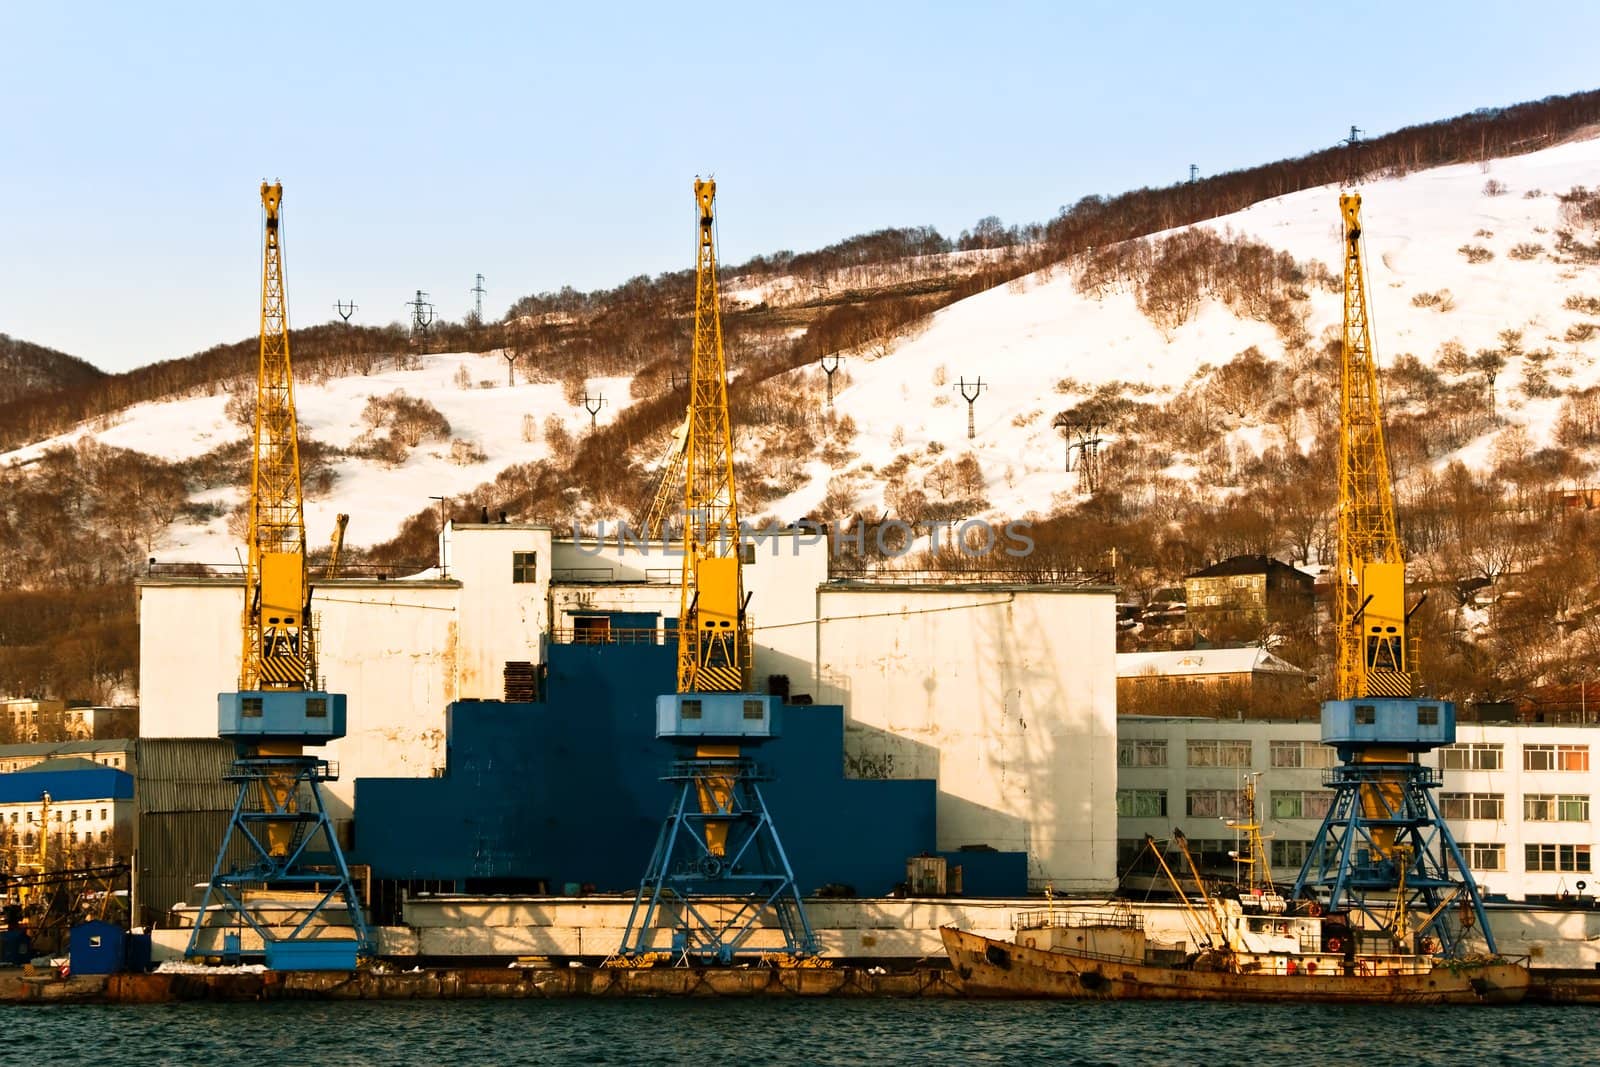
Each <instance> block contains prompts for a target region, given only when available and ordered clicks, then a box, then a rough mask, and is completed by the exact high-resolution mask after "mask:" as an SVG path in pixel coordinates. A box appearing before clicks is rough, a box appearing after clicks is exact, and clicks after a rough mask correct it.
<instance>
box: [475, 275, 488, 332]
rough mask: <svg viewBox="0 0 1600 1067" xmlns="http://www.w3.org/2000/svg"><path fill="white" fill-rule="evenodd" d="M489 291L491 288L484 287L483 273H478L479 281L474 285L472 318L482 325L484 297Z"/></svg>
mask: <svg viewBox="0 0 1600 1067" xmlns="http://www.w3.org/2000/svg"><path fill="white" fill-rule="evenodd" d="M488 291H489V290H487V289H485V288H484V287H483V275H481V274H480V275H478V278H477V281H476V282H474V283H473V286H472V295H473V298H474V300H473V305H472V318H473V321H474V322H476V323H477V324H478V325H480V326H482V325H483V297H484V294H485V293H487V292H488Z"/></svg>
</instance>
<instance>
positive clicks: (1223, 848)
mask: <svg viewBox="0 0 1600 1067" xmlns="http://www.w3.org/2000/svg"><path fill="white" fill-rule="evenodd" d="M1311 844H1312V843H1311V842H1310V841H1303V840H1302V841H1291V840H1280V839H1277V838H1273V839H1272V841H1271V861H1272V866H1273V868H1274V869H1276V870H1279V871H1286V870H1290V869H1299V868H1300V867H1302V866H1304V864H1305V862H1306V858H1307V857H1308V856H1310V854H1311ZM1118 845H1119V846H1120V847H1119V852H1123V853H1126V855H1124V856H1123V863H1127V862H1128V861H1129V860H1131V859H1132V858H1133V856H1134V855H1136V854H1137V851H1138V849H1139V848H1142V847H1143V842H1142V841H1133V840H1125V841H1119V842H1118ZM1239 847H1240V846H1239V845H1238V843H1237V842H1234V841H1231V840H1226V839H1224V840H1204V841H1203V840H1199V839H1190V841H1189V852H1190V854H1191V855H1193V856H1195V857H1196V858H1200V857H1202V856H1226V855H1227V854H1228V852H1229V851H1230V850H1237V849H1238V848H1239ZM1459 847H1460V849H1461V855H1462V858H1463V859H1465V860H1466V861H1467V866H1469V867H1471V868H1472V869H1473V870H1475V871H1503V870H1505V869H1506V846H1505V845H1504V844H1501V843H1499V842H1483V841H1463V842H1462V843H1461V844H1460V846H1459ZM1330 859H1331V856H1330ZM1523 866H1524V868H1525V869H1526V870H1528V871H1529V872H1535V873H1559V874H1586V873H1588V872H1589V871H1590V869H1591V849H1590V846H1589V845H1524V846H1523Z"/></svg>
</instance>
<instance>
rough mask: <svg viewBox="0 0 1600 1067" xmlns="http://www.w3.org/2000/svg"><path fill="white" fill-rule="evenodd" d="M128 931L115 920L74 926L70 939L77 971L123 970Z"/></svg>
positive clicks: (72, 963) (69, 946) (74, 966)
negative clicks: (114, 921) (115, 922)
mask: <svg viewBox="0 0 1600 1067" xmlns="http://www.w3.org/2000/svg"><path fill="white" fill-rule="evenodd" d="M127 937H128V932H127V931H126V930H124V929H123V928H122V927H120V926H117V925H115V924H114V923H105V922H98V921H95V922H86V923H84V924H83V925H81V926H74V927H73V928H72V933H71V934H70V935H69V936H68V940H67V954H68V956H69V957H70V958H71V965H72V973H73V974H116V973H117V972H119V971H121V970H123V961H124V958H125V955H126V952H127Z"/></svg>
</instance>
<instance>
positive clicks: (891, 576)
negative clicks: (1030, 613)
mask: <svg viewBox="0 0 1600 1067" xmlns="http://www.w3.org/2000/svg"><path fill="white" fill-rule="evenodd" d="M828 580H829V581H832V582H870V583H872V584H874V585H1057V586H1067V587H1069V588H1089V587H1095V586H1102V585H1114V584H1115V583H1116V579H1115V578H1114V577H1113V576H1112V575H1111V574H1110V573H1109V572H1106V571H1068V570H1058V569H1054V568H1030V569H1026V570H1014V571H1012V570H994V569H986V570H964V569H959V568H951V569H943V568H940V569H927V568H920V569H913V568H907V569H903V570H893V569H888V568H883V567H866V566H851V565H841V564H837V563H836V564H834V565H833V566H832V567H830V568H829V571H828Z"/></svg>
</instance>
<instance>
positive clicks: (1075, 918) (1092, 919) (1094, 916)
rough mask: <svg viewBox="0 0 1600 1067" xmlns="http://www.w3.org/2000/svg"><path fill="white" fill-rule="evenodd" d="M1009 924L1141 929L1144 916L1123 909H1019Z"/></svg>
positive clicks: (1022, 927)
mask: <svg viewBox="0 0 1600 1067" xmlns="http://www.w3.org/2000/svg"><path fill="white" fill-rule="evenodd" d="M1011 926H1012V928H1013V929H1016V930H1041V929H1046V928H1049V927H1058V928H1061V929H1068V930H1078V929H1084V928H1087V927H1091V926H1101V927H1104V926H1110V927H1115V928H1116V929H1119V930H1143V929H1144V916H1142V915H1136V914H1134V913H1133V912H1123V911H1067V910H1066V909H1064V908H1052V909H1048V910H1045V911H1019V912H1017V915H1016V918H1015V919H1013V920H1012V922H1011Z"/></svg>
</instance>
